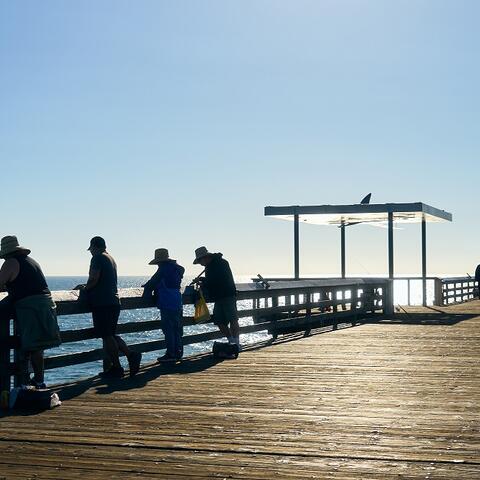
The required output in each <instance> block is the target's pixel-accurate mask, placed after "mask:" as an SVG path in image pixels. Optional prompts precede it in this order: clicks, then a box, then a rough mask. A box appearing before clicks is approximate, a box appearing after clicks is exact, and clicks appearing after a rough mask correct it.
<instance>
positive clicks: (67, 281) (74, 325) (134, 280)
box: [45, 276, 433, 384]
mask: <svg viewBox="0 0 480 480" xmlns="http://www.w3.org/2000/svg"><path fill="white" fill-rule="evenodd" d="M251 277H252V276H240V277H236V279H235V280H236V282H249V281H251ZM148 278H149V277H139V276H128V277H119V279H118V286H119V288H131V287H140V286H141V285H142V284H143V283H145V282H146V281H147V280H148ZM86 280H87V278H86V277H80V276H78V277H77V276H75V277H74V276H71V277H47V281H48V285H49V287H50V289H51V290H52V291H53V290H70V289H71V288H73V287H74V286H75V285H77V284H79V283H85V282H86ZM190 280H191V278H186V279H185V284H187V283H188V282H189V281H190ZM406 291H407V290H406V282H402V281H401V280H399V281H396V282H395V304H402V305H405V304H406V303H407V294H406ZM427 293H428V295H427V296H428V303H429V304H431V303H432V302H433V283H431V282H429V283H428V292H427ZM411 299H412V303H413V304H420V303H421V281H420V280H415V281H412V285H411ZM243 303H245V304H243ZM250 303H251V302H239V303H238V308H239V309H246V308H251V304H250ZM184 313H185V315H192V314H193V307H192V306H191V305H187V306H185V307H184ZM156 319H159V312H158V310H157V309H155V308H152V309H141V310H125V311H122V312H121V314H120V320H119V323H126V322H138V321H146V320H156ZM58 321H59V326H60V329H61V330H74V329H81V328H88V327H91V326H92V319H91V315H90V314H82V315H69V316H60V317H59V318H58ZM252 322H253V320H252V319H251V318H243V319H240V325H249V324H251V323H252ZM212 330H216V327H215V326H214V325H212V324H207V325H193V326H188V327H185V329H184V334H185V335H191V334H194V333H202V332H208V331H212ZM122 338H123V339H124V340H125V341H126V343H127V344H133V343H140V342H146V341H153V340H158V339H162V338H163V334H162V332H161V331H160V330H153V331H150V332H138V333H129V334H122ZM268 338H269V335H268V334H267V333H266V332H257V333H251V334H245V335H242V336H241V341H242V343H243V344H249V343H256V342H259V341H262V340H266V339H268ZM212 344H213V342H212V341H208V342H204V343H201V344H195V345H187V346H185V356H189V355H193V354H196V353H201V352H206V351H210V350H211V348H212ZM100 347H101V340H99V339H93V340H84V341H81V342H73V343H65V344H62V345H61V346H60V347H58V348H54V349H51V350H48V351H47V352H45V354H46V356H53V355H61V354H67V353H74V352H80V351H86V350H91V349H95V348H100ZM163 353H164V352H163V351H157V352H147V353H144V354H143V359H142V363H151V362H154V361H155V360H156V358H157V357H158V356H159V355H162V354H163ZM121 361H122V363H123V365H124V366H125V367H126V366H127V363H126V359H125V358H124V357H122V359H121ZM101 370H102V362H101V361H97V362H90V363H84V364H80V365H73V366H69V367H64V368H57V369H54V370H47V372H46V374H45V381H46V382H47V383H48V384H56V383H64V382H68V381H72V380H77V379H79V378H82V377H90V376H94V375H96V374H98V373H99V372H100V371H101Z"/></svg>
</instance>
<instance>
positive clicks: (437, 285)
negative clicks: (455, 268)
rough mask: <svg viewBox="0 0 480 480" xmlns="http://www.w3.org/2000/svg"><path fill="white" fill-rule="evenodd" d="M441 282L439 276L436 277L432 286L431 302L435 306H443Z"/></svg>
mask: <svg viewBox="0 0 480 480" xmlns="http://www.w3.org/2000/svg"><path fill="white" fill-rule="evenodd" d="M442 285H443V282H442V279H441V278H436V279H435V280H434V287H433V291H434V293H433V296H434V298H433V304H434V305H435V306H436V307H443V304H444V301H443V286H442Z"/></svg>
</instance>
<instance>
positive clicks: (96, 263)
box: [83, 236, 142, 378]
mask: <svg viewBox="0 0 480 480" xmlns="http://www.w3.org/2000/svg"><path fill="white" fill-rule="evenodd" d="M88 251H89V252H90V253H91V255H92V260H91V262H90V270H89V274H88V281H87V284H86V285H85V286H84V287H83V290H84V291H85V292H86V293H87V298H88V304H89V306H90V308H91V309H92V320H93V329H94V331H95V333H96V335H97V337H99V338H101V339H102V340H103V348H104V350H105V354H106V356H107V358H108V359H109V360H110V362H111V363H112V367H111V368H110V369H109V370H107V371H106V372H102V373H101V374H100V375H101V376H102V377H105V378H121V377H123V375H124V370H123V368H122V366H121V364H120V359H119V350H120V351H121V352H123V353H124V355H125V356H126V357H127V359H128V364H129V369H130V376H133V375H135V374H136V373H137V372H138V370H139V368H140V362H141V359H142V354H141V353H139V352H133V351H131V350H130V349H129V348H128V346H127V344H126V343H125V342H124V341H123V339H122V338H121V337H120V336H119V335H117V334H116V330H117V324H118V318H119V316H120V298H119V296H118V287H117V264H116V263H115V260H114V259H113V257H112V256H111V255H110V254H109V253H108V252H107V244H106V242H105V240H104V239H103V238H102V237H98V236H96V237H93V238H92V239H91V240H90V246H89V247H88Z"/></svg>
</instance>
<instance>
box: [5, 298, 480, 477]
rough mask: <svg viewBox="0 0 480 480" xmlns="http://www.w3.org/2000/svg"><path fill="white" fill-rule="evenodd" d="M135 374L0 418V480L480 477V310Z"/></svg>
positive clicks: (408, 318)
mask: <svg viewBox="0 0 480 480" xmlns="http://www.w3.org/2000/svg"><path fill="white" fill-rule="evenodd" d="M406 312H407V313H405V314H402V315H395V316H393V317H391V318H385V319H383V320H382V321H380V322H379V321H377V320H375V321H374V323H366V324H363V325H361V326H356V327H353V328H345V329H341V330H337V331H335V332H329V333H324V334H318V335H312V336H310V337H306V338H304V337H303V336H302V335H299V334H295V335H291V336H287V337H284V338H281V339H279V340H278V341H277V342H275V343H273V344H272V345H270V346H265V347H263V348H252V349H250V350H249V349H247V350H246V351H244V352H242V353H241V354H240V357H239V359H238V360H236V361H226V362H220V363H217V362H214V361H213V360H212V358H211V357H209V356H206V355H203V356H199V357H194V358H191V359H190V360H187V361H185V362H183V363H182V364H180V365H177V366H174V367H170V368H169V367H165V366H144V367H143V368H142V369H141V371H140V373H139V375H138V376H137V377H135V378H133V379H128V378H126V379H124V380H119V381H114V382H111V383H109V384H105V383H102V382H100V381H99V380H98V379H97V380H89V381H85V382H83V383H79V384H78V385H72V386H68V387H64V388H61V389H60V395H61V396H62V397H63V398H64V399H65V401H64V404H63V405H62V406H61V407H60V408H58V409H55V410H52V411H47V412H43V413H41V414H38V415H30V416H25V415H13V416H6V417H4V418H1V419H0V449H1V452H2V455H0V478H2V476H6V478H34V476H35V475H36V478H42V479H43V478H52V479H54V478H55V479H63V480H67V479H69V478H80V477H82V478H83V479H96V478H119V477H121V478H217V477H218V478H244V479H253V478H255V479H271V478H279V479H290V478H291V479H303V478H319V479H324V478H331V479H348V480H351V479H367V478H368V479H379V480H380V479H387V480H390V479H394V478H405V479H406V478H408V479H420V478H422V479H425V478H431V479H448V480H453V479H455V480H457V479H458V480H463V479H472V480H473V479H478V478H479V472H480V433H479V432H480V424H479V418H480V385H479V382H478V379H479V378H480V349H479V344H480V302H478V301H475V302H470V303H468V304H463V305H455V306H452V307H446V308H441V309H440V308H436V309H435V310H433V309H428V308H427V309H424V308H420V307H419V308H413V307H412V308H406Z"/></svg>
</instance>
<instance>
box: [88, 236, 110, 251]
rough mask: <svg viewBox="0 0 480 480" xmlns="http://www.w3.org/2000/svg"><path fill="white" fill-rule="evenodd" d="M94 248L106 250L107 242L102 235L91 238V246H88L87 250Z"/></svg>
mask: <svg viewBox="0 0 480 480" xmlns="http://www.w3.org/2000/svg"><path fill="white" fill-rule="evenodd" d="M92 248H101V249H103V250H106V249H107V244H106V243H105V240H104V239H103V238H102V237H93V238H92V239H91V240H90V246H89V247H88V248H87V250H91V249H92Z"/></svg>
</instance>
